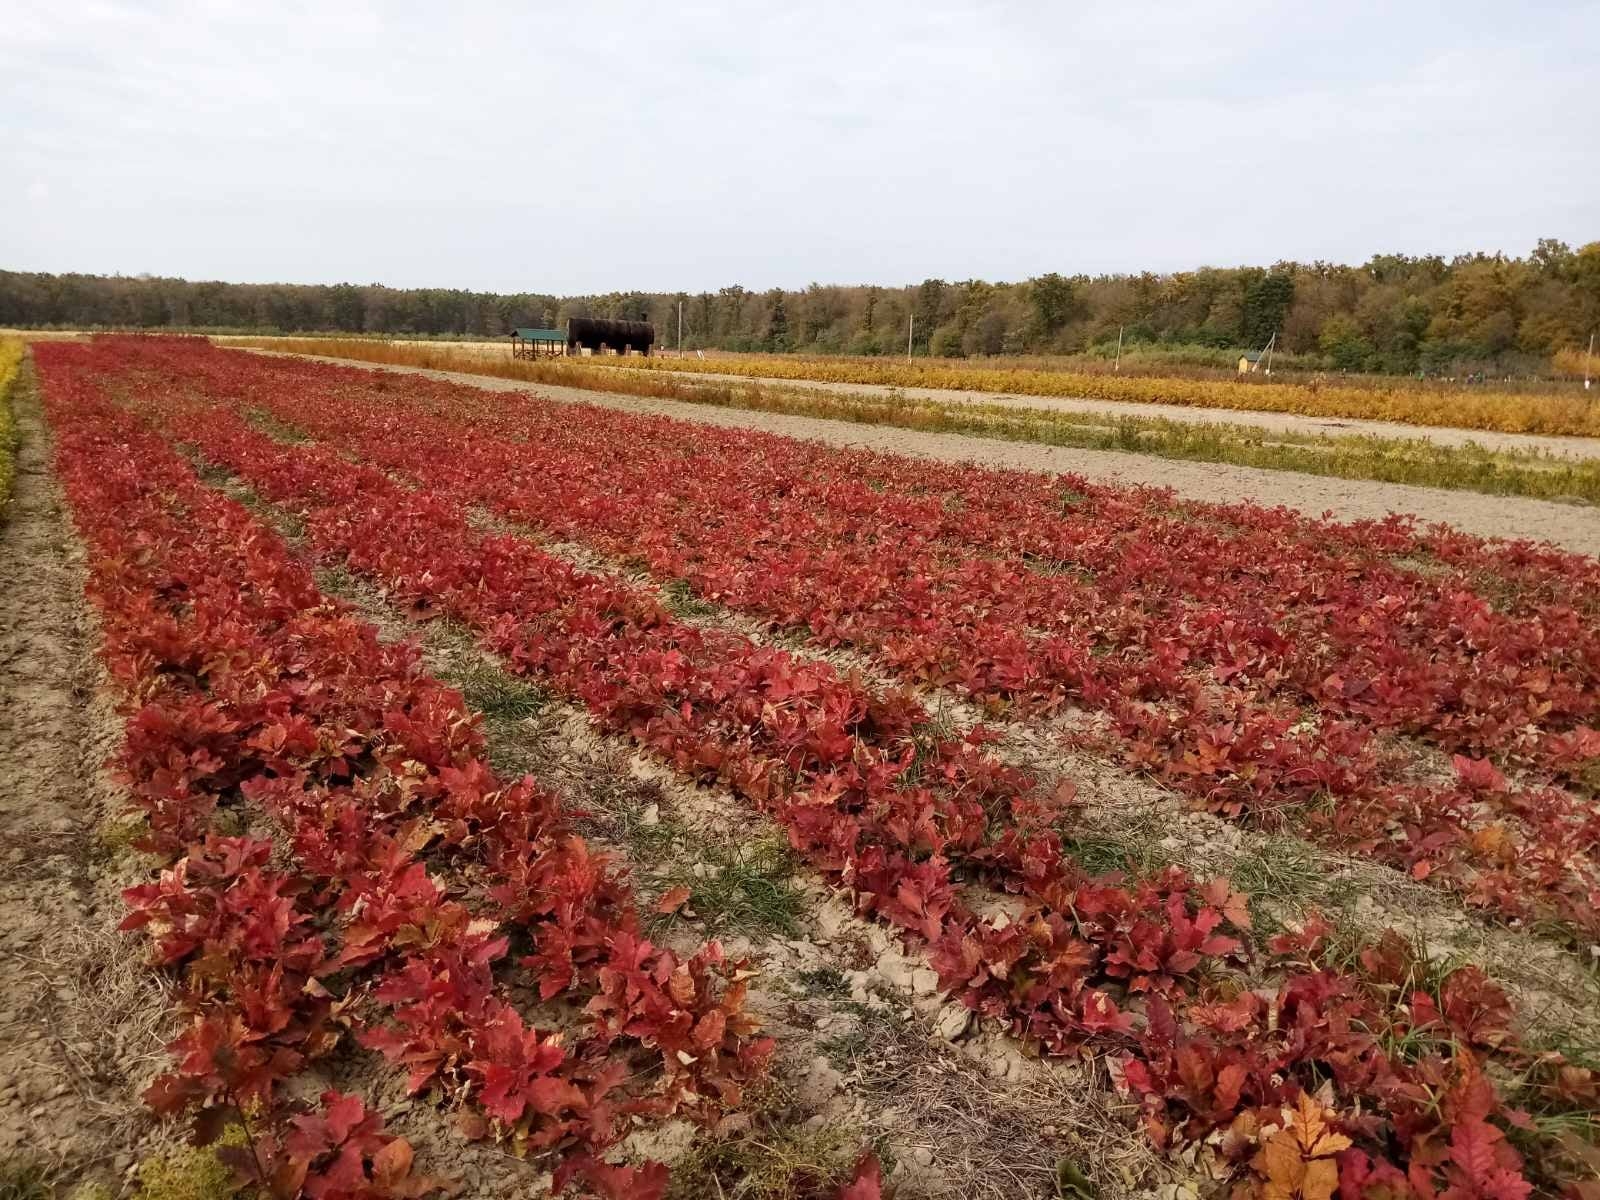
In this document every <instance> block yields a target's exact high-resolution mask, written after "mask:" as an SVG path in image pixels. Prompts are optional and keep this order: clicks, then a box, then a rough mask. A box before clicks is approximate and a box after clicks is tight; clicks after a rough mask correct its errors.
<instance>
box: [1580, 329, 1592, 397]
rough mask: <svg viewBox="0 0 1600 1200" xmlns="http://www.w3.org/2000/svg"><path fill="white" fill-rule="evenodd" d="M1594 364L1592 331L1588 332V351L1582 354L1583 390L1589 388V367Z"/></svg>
mask: <svg viewBox="0 0 1600 1200" xmlns="http://www.w3.org/2000/svg"><path fill="white" fill-rule="evenodd" d="M1593 364H1594V332H1593V330H1591V331H1590V333H1589V353H1588V354H1586V355H1584V356H1583V390H1584V391H1586V392H1587V391H1588V390H1589V368H1590V367H1591V366H1592V365H1593Z"/></svg>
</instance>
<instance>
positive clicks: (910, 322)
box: [906, 312, 917, 362]
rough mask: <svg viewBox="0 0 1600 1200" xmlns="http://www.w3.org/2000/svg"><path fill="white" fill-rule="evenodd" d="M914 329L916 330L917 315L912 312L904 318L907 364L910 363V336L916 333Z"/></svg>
mask: <svg viewBox="0 0 1600 1200" xmlns="http://www.w3.org/2000/svg"><path fill="white" fill-rule="evenodd" d="M916 329H917V314H916V313H915V312H913V313H911V314H910V315H909V316H908V317H907V318H906V361H907V362H910V361H911V335H912V334H913V333H915V332H916Z"/></svg>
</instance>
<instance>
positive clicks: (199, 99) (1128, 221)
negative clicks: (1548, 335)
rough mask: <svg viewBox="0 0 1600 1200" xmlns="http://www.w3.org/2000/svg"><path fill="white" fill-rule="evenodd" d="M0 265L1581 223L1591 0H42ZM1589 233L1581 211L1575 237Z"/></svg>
mask: <svg viewBox="0 0 1600 1200" xmlns="http://www.w3.org/2000/svg"><path fill="white" fill-rule="evenodd" d="M21 8H22V11H21V12H19V13H17V14H16V15H15V18H14V19H13V18H11V17H8V23H7V28H6V29H5V31H4V40H0V137H3V138H4V142H5V145H6V146H7V155H6V161H7V162H8V168H7V169H8V171H10V172H15V174H16V177H17V179H18V181H19V183H20V181H21V180H24V179H31V180H41V181H42V180H49V181H50V185H51V191H50V196H51V198H52V202H51V203H50V204H49V205H48V206H41V205H38V204H35V203H30V202H29V201H30V200H31V199H32V197H31V189H30V190H29V194H28V195H26V196H25V195H24V191H23V189H22V188H21V187H20V186H19V187H13V188H10V189H4V188H0V265H4V266H9V267H13V268H27V269H44V270H68V269H75V270H91V271H117V270H120V271H124V272H138V271H151V272H160V273H170V274H183V275H188V276H191V277H221V278H231V279H289V280H305V281H318V280H337V279H354V280H358V281H363V282H364V281H368V280H383V281H386V282H390V283H395V284H402V285H403V284H436V285H461V286H471V287H485V288H499V289H513V288H530V289H540V290H552V291H561V292H570V291H580V290H605V289H610V288H628V287H648V288H657V287H660V288H665V287H679V286H681V287H686V288H691V289H700V288H710V287H716V286H719V285H721V284H724V283H731V282H741V283H744V284H746V285H747V286H752V287H762V286H769V285H771V284H779V283H781V284H786V285H796V284H804V283H806V282H808V281H809V280H812V279H823V280H837V281H842V282H854V281H864V280H875V281H881V282H886V283H893V282H902V281H908V280H915V279H920V278H922V277H924V276H926V275H943V276H945V277H948V278H959V277H965V276H969V275H979V276H986V277H989V278H1017V277H1021V276H1026V275H1029V274H1034V273H1038V272H1040V271H1046V270H1061V271H1069V272H1070V271H1080V270H1081V271H1100V270H1111V269H1123V270H1129V269H1133V270H1136V269H1140V268H1145V267H1149V268H1154V269H1163V268H1179V267H1185V266H1192V265H1197V264H1199V263H1202V262H1219V263H1232V262H1241V261H1252V262H1270V261H1272V260H1274V259H1277V258H1283V257H1294V258H1314V257H1323V258H1333V259H1343V260H1360V259H1363V258H1365V257H1366V256H1367V255H1368V254H1370V253H1373V252H1377V251H1388V250H1400V251H1408V252H1428V251H1439V252H1446V253H1450V252H1455V251H1460V250H1468V249H1490V250H1494V249H1504V250H1508V251H1514V252H1522V251H1525V250H1526V249H1527V248H1529V247H1530V246H1531V245H1532V243H1533V241H1534V239H1535V238H1537V237H1540V236H1556V237H1564V238H1567V239H1568V240H1573V241H1583V240H1588V239H1591V238H1593V237H1595V236H1600V229H1596V228H1594V227H1593V226H1594V224H1595V218H1596V217H1597V216H1600V205H1596V204H1595V203H1594V198H1595V197H1596V196H1600V168H1597V166H1596V165H1595V159H1594V156H1593V155H1591V154H1589V153H1588V152H1587V149H1586V147H1587V143H1588V141H1589V140H1590V137H1591V131H1592V130H1593V128H1594V127H1595V124H1596V117H1597V116H1600V102H1597V100H1596V98H1595V95H1596V93H1595V92H1594V89H1593V86H1592V83H1591V82H1590V81H1589V80H1588V79H1586V78H1585V77H1584V71H1585V70H1586V69H1587V68H1586V66H1585V64H1584V63H1582V62H1580V60H1579V58H1578V49H1577V48H1578V47H1581V46H1583V45H1586V44H1587V45H1592V44H1593V42H1594V39H1595V36H1596V34H1597V33H1600V6H1597V5H1596V4H1595V3H1575V4H1558V5H1549V6H1542V7H1539V8H1538V11H1526V10H1524V11H1513V10H1511V9H1508V8H1505V7H1504V6H1500V5H1488V4H1480V5H1475V4H1471V3H1457V4H1452V5H1449V6H1448V7H1446V6H1442V5H1420V4H1408V5H1398V6H1397V5H1383V4H1378V3H1375V2H1367V0H1363V2H1360V3H1353V4H1347V5H1343V6H1339V7H1338V8H1337V9H1332V10H1327V11H1324V10H1320V9H1316V8H1311V9H1307V8H1305V7H1304V6H1290V5H1287V4H1278V3H1269V2H1268V0H1237V2H1234V3H1223V4H1213V5H1204V6H1201V5H1194V4H1190V3H1176V2H1171V3H1147V4H1140V5H1131V6H1130V5H1125V6H1106V5H1099V6H1082V7H1079V6H1066V5H1033V4H1025V3H1021V2H1020V0H1019V2H1015V3H1012V2H1002V0H991V2H983V0H970V2H966V3H962V2H957V0H924V2H921V3H917V2H914V0H892V2H888V0H886V2H882V3H854V4H847V3H842V2H839V0H821V2H819V3H814V4H811V5H805V6H783V7H778V6H772V7H771V8H770V9H769V8H767V7H766V6H762V7H760V8H757V7H756V6H747V5H739V4H734V3H718V2H713V0H689V2H685V3H680V4H677V5H673V6H665V5H659V4H654V3H647V2H645V0H638V2H636V3H618V2H612V3H593V4H588V5H579V6H571V7H557V6H531V5H522V4H514V3H510V2H509V0H508V2H506V3H502V4H477V5H463V6H457V7H455V8H451V9H444V8H441V7H439V6H437V5H424V4H420V3H386V4H376V3H366V4H361V3H350V4H340V5H332V6H330V5H322V4H310V3H300V4H285V5H274V6H263V5H260V4H259V3H255V4H245V3H236V2H233V0H196V2H191V3H185V2H182V0H171V2H166V0H150V2H149V3H133V2H128V3H109V2H100V3H94V4H78V5H75V4H72V3H69V2H67V0H44V2H36V3H32V4H27V5H23V6H21ZM1584 222H1588V223H1589V227H1584Z"/></svg>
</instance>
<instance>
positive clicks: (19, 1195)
mask: <svg viewBox="0 0 1600 1200" xmlns="http://www.w3.org/2000/svg"><path fill="white" fill-rule="evenodd" d="M49 1196H50V1184H49V1176H48V1174H47V1173H46V1171H45V1169H44V1167H43V1166H42V1165H41V1164H40V1163H37V1162H34V1161H33V1160H31V1159H21V1158H12V1159H7V1160H6V1161H5V1162H3V1163H0V1200H49Z"/></svg>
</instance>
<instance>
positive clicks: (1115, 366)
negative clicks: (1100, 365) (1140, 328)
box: [1111, 325, 1122, 371]
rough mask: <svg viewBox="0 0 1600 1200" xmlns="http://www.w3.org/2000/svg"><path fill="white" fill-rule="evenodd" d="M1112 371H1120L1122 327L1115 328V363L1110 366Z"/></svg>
mask: <svg viewBox="0 0 1600 1200" xmlns="http://www.w3.org/2000/svg"><path fill="white" fill-rule="evenodd" d="M1111 369H1112V370H1113V371H1120V370H1122V326H1121V325H1118V326H1117V361H1116V362H1114V363H1112V364H1111Z"/></svg>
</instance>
